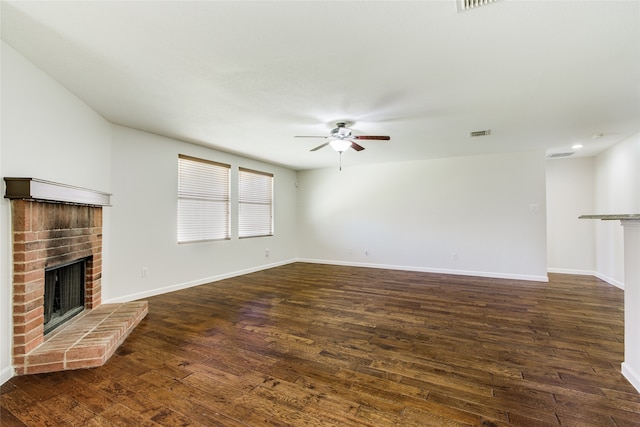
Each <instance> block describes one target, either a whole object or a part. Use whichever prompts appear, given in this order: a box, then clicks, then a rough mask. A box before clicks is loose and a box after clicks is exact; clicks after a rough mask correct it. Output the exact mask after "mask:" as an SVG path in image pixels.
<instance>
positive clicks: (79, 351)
mask: <svg viewBox="0 0 640 427" xmlns="http://www.w3.org/2000/svg"><path fill="white" fill-rule="evenodd" d="M5 180H6V179H5ZM46 184H49V183H46ZM7 193H9V190H8V191H7ZM7 197H9V196H7ZM10 198H11V197H10ZM11 208H12V223H13V363H14V368H15V371H16V373H17V374H19V375H20V374H29V373H40V372H51V371H58V370H65V369H75V368H82V367H89V366H99V365H101V364H103V363H104V362H105V361H106V359H108V357H109V356H111V354H112V353H113V351H115V348H116V347H117V346H118V345H119V344H120V343H121V342H122V341H123V340H124V339H125V338H126V336H127V335H128V334H129V332H130V331H131V330H132V329H133V328H134V327H135V326H136V325H137V324H138V323H139V322H140V320H141V319H142V318H143V317H144V316H145V315H146V314H147V304H146V302H136V303H126V304H117V305H111V304H109V305H104V306H101V302H102V292H101V289H102V288H101V278H102V207H101V206H95V205H87V204H74V203H57V202H51V201H41V200H32V199H19V198H12V202H11ZM80 259H84V260H85V263H86V264H85V303H84V305H85V310H84V311H83V312H82V313H81V314H80V315H78V316H76V318H74V319H72V320H71V321H69V322H67V323H65V324H64V325H62V326H60V327H58V328H57V329H55V330H54V331H52V332H51V333H49V334H48V335H47V336H45V335H44V284H45V269H46V268H48V267H55V266H58V265H61V264H65V263H68V262H70V261H75V260H80Z"/></svg>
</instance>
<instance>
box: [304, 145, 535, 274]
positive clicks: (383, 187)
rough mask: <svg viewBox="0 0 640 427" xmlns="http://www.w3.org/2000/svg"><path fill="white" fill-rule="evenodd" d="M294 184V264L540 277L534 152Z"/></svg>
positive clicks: (316, 173)
mask: <svg viewBox="0 0 640 427" xmlns="http://www.w3.org/2000/svg"><path fill="white" fill-rule="evenodd" d="M298 179H299V183H300V188H299V190H298V234H299V247H300V250H299V255H300V257H301V258H303V259H306V260H309V261H317V262H333V263H344V264H352V265H367V266H375V267H386V268H403V269H412V270H420V271H436V272H446V273H453V274H473V275H479V276H490V277H507V278H519V279H534V280H546V224H545V209H546V208H545V203H546V201H545V158H544V153H542V152H526V153H511V154H499V155H492V156H472V157H463V158H447V159H437V160H425V161H415V162H403V163H388V164H379V165H370V166H350V167H346V168H344V169H343V170H342V171H339V170H338V168H337V167H336V168H331V169H322V170H312V171H302V172H299V173H298ZM532 211H533V212H532ZM365 251H366V253H365ZM367 253H368V255H367ZM454 254H455V255H454Z"/></svg>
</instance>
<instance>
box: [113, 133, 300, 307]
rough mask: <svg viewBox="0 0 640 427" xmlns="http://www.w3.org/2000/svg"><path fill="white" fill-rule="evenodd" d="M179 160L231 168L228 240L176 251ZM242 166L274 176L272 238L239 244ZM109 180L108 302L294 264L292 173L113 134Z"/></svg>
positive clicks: (143, 136) (148, 137)
mask: <svg viewBox="0 0 640 427" xmlns="http://www.w3.org/2000/svg"><path fill="white" fill-rule="evenodd" d="M178 154H187V155H190V156H194V157H200V158H204V159H209V160H214V161H217V162H222V163H227V164H230V165H231V166H232V168H231V190H232V193H231V201H232V203H231V206H232V211H231V213H232V224H231V225H232V227H231V231H232V238H231V240H226V241H213V242H200V243H188V244H180V245H179V244H177V242H176V222H177V219H176V215H177V211H176V206H177V182H178V181H177V180H178ZM239 166H240V167H247V168H250V169H255V170H260V171H264V172H271V173H273V174H274V195H275V204H274V207H275V212H274V220H275V225H274V229H275V235H274V236H272V237H257V238H250V239H238V238H237V215H236V213H237V205H236V203H235V201H237V191H236V189H237V169H238V167H239ZM112 177H113V179H112V189H113V196H112V202H113V207H111V208H109V209H110V215H111V226H112V228H111V230H110V232H109V241H110V247H109V252H108V258H109V259H110V264H109V268H108V270H107V276H108V286H106V287H105V289H104V290H103V299H104V300H105V301H107V302H113V301H125V300H131V299H136V298H141V297H145V296H149V295H154V294H158V293H162V292H167V291H169V290H175V289H180V288H184V287H188V286H192V285H195V284H202V283H207V282H209V281H212V280H217V279H221V278H224V277H229V276H231V275H237V274H241V273H244V272H249V271H255V270H258V269H263V268H267V267H269V266H273V265H279V264H282V263H287V262H291V261H292V260H294V259H295V256H296V235H295V227H294V226H292V224H295V221H296V219H295V218H296V216H295V215H296V212H295V210H296V187H295V182H296V173H295V172H294V171H292V170H289V169H285V168H281V167H278V166H274V165H270V164H266V163H261V162H257V161H253V160H249V159H245V158H242V157H238V156H234V155H232V154H228V153H223V152H218V151H214V150H211V149H207V148H204V147H200V146H197V145H193V144H188V143H184V142H180V141H176V140H174V139H170V138H164V137H160V136H157V135H152V134H149V133H145V132H140V131H136V130H133V129H129V128H125V127H121V126H114V136H113V151H112ZM267 248H268V249H270V255H269V257H266V256H265V249H267ZM143 267H145V268H147V269H148V276H147V277H142V274H141V271H142V268H143Z"/></svg>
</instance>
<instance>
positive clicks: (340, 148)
mask: <svg viewBox="0 0 640 427" xmlns="http://www.w3.org/2000/svg"><path fill="white" fill-rule="evenodd" d="M295 138H324V139H327V140H328V141H327V142H325V143H324V144H320V145H318V146H317V147H315V148H312V149H311V150H309V151H317V150H319V149H321V148H324V147H326V146H327V145H330V146H331V148H333V149H334V150H336V151H337V152H338V153H340V154H342V153H344V152H345V151H347V150H348V149H349V148H353V149H354V150H356V151H362V150H364V147H363V146H362V145H359V144H357V143H356V142H355V141H354V140H376V141H389V140H390V139H391V137H389V136H376V135H353V133H352V132H351V129H349V128H348V127H347V122H338V123H336V128H335V129H332V130H331V132H330V133H329V135H328V136H296V137H295Z"/></svg>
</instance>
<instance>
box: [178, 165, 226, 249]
mask: <svg viewBox="0 0 640 427" xmlns="http://www.w3.org/2000/svg"><path fill="white" fill-rule="evenodd" d="M230 169H231V166H230V165H226V164H223V163H216V162H212V161H209V160H203V159H198V158H195V157H189V156H185V155H182V154H180V155H178V243H186V242H199V241H203V240H221V239H229V238H230V237H231V235H230V234H231V233H230V227H229V171H230Z"/></svg>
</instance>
